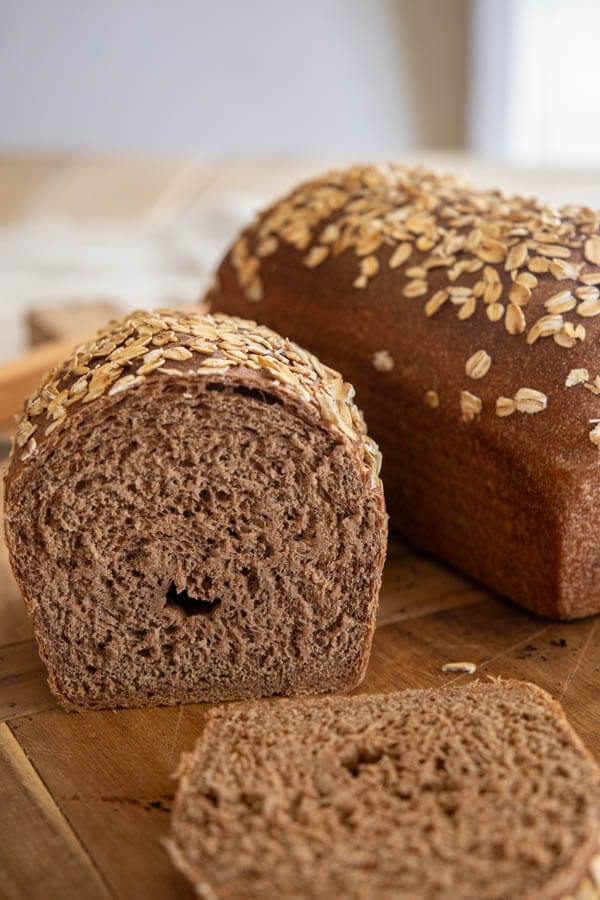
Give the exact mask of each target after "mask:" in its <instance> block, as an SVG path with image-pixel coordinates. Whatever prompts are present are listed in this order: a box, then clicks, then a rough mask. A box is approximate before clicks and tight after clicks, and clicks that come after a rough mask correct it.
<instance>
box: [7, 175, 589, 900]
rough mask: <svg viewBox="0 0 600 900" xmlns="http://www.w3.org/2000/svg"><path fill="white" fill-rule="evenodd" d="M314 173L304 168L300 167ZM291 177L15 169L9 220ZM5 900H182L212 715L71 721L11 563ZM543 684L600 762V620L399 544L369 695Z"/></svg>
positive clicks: (161, 712)
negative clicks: (171, 843)
mask: <svg viewBox="0 0 600 900" xmlns="http://www.w3.org/2000/svg"><path fill="white" fill-rule="evenodd" d="M297 168H302V167H297ZM295 173H296V170H295V169H294V171H293V172H292V170H291V168H290V167H289V166H287V167H286V166H285V165H283V164H282V165H281V166H269V167H266V168H265V166H258V165H257V166H245V167H242V166H237V167H236V166H231V167H229V168H228V167H210V166H207V165H203V164H195V163H191V164H189V163H188V164H176V163H167V162H165V163H150V162H148V163H134V162H123V161H115V162H110V161H94V160H87V161H86V160H84V161H82V160H78V159H63V158H61V159H54V160H52V159H46V160H19V159H14V160H4V162H1V161H0V211H1V215H2V217H3V218H4V220H5V221H7V220H14V219H16V218H19V217H23V216H28V215H35V214H38V213H39V212H40V211H51V212H52V211H54V212H55V211H62V212H67V213H70V214H73V215H91V214H94V213H99V214H102V215H105V216H108V215H114V216H129V217H136V216H137V217H140V216H144V215H147V214H149V211H151V210H152V209H154V210H156V209H157V207H158V206H159V205H160V204H163V205H164V204H166V203H170V204H174V203H185V202H186V198H188V197H189V196H190V194H192V193H194V192H195V193H196V196H200V195H201V194H202V191H203V190H205V189H211V190H213V191H214V190H218V189H220V187H219V186H220V185H228V186H231V185H239V186H243V185H244V184H245V183H247V182H248V181H249V180H251V181H252V184H253V186H255V185H256V183H257V182H259V183H260V184H261V185H270V186H272V187H273V188H274V189H275V190H279V189H281V188H282V187H283V186H284V184H285V183H286V182H287V181H288V180H289V179H290V178H293V177H294V175H295ZM0 553H1V555H0V719H1V720H2V723H1V724H0V897H2V898H4V897H7V898H28V900H36V898H44V900H75V898H77V900H82V898H86V900H87V898H109V897H113V898H114V897H119V898H136V900H137V898H140V900H142V898H143V900H152V898H163V900H164V898H171V897H175V896H177V891H178V881H177V879H176V878H175V876H174V875H173V873H172V871H171V867H170V865H169V861H168V859H167V856H166V854H165V851H164V849H163V846H162V843H161V841H162V839H163V837H164V836H165V834H166V832H167V828H168V822H169V815H168V813H169V809H170V807H171V802H172V797H173V790H174V781H173V778H172V773H173V771H174V769H175V766H176V763H177V760H178V758H179V755H180V753H181V752H182V751H183V750H186V749H189V748H190V747H191V746H192V745H193V743H194V741H195V739H196V737H197V736H198V735H199V734H200V731H201V729H202V725H203V722H204V720H205V716H206V711H207V708H206V707H203V706H183V707H176V708H161V709H147V710H133V711H129V710H124V711H118V712H93V713H84V714H74V713H71V714H67V713H64V712H62V711H61V710H60V709H58V708H57V707H56V704H55V702H54V700H53V698H52V696H51V695H50V693H49V691H48V688H47V685H46V680H45V675H44V671H43V669H42V666H41V663H40V661H39V659H38V656H37V652H36V648H35V644H34V641H33V640H32V635H31V630H30V627H29V623H28V621H27V620H26V617H25V614H24V612H23V608H22V605H21V600H20V598H19V596H18V592H17V589H16V587H15V584H14V582H13V580H12V577H11V574H10V570H9V567H8V563H7V560H6V554H5V550H4V548H0ZM453 660H468V661H472V662H475V663H477V666H478V675H479V676H480V677H486V676H488V675H493V676H496V675H501V676H503V677H511V678H522V679H528V680H531V681H534V682H536V683H537V684H539V685H540V686H541V687H543V688H546V689H547V690H549V691H551V692H552V694H554V696H555V697H557V698H559V699H560V700H561V701H562V702H563V704H564V706H565V708H566V710H567V713H568V716H569V718H570V720H571V722H572V723H573V725H574V726H575V728H576V729H577V730H578V732H579V733H580V735H581V736H582V738H583V739H584V740H585V741H586V743H587V744H588V745H589V746H590V747H591V749H592V750H593V752H594V753H595V754H596V755H597V756H598V757H599V758H600V692H599V691H598V684H599V683H600V674H599V672H600V630H599V629H598V619H588V620H584V621H581V622H575V623H570V624H561V623H557V622H550V621H545V620H542V619H539V618H536V617H535V616H533V615H530V614H528V613H526V612H523V611H522V610H520V609H518V608H517V607H514V606H512V605H511V604H510V603H508V602H507V601H504V600H502V599H499V598H497V597H494V596H492V595H490V594H489V593H487V592H486V591H484V590H482V589H480V588H478V587H477V586H475V585H473V584H471V583H470V582H468V581H467V580H466V579H464V578H463V577H462V576H460V575H459V574H457V573H455V572H453V571H450V570H449V569H447V568H445V567H443V566H441V565H438V564H437V563H436V562H434V561H432V560H430V559H427V558H425V557H424V556H422V555H420V554H419V553H417V552H416V551H414V550H412V549H409V548H407V547H405V546H403V545H401V544H399V543H398V542H392V543H391V545H390V553H389V559H388V563H387V566H386V571H385V580H384V587H383V591H382V599H381V610H380V616H379V627H378V629H377V632H376V636H375V642H374V649H373V656H372V659H371V663H370V666H369V670H368V673H367V677H366V679H365V682H364V683H363V685H362V686H361V688H360V689H359V690H360V691H361V692H364V691H369V692H373V691H388V690H392V689H396V688H403V687H423V686H430V685H441V684H448V683H450V682H452V681H460V680H462V681H464V680H466V679H467V678H469V677H471V676H465V675H458V676H456V675H454V676H453V675H444V674H443V673H442V672H441V666H442V665H443V664H444V663H445V662H448V661H453Z"/></svg>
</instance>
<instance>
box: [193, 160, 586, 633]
mask: <svg viewBox="0 0 600 900" xmlns="http://www.w3.org/2000/svg"><path fill="white" fill-rule="evenodd" d="M599 226H600V214H599V213H597V212H596V211H594V210H591V209H587V208H582V207H565V208H562V209H560V210H555V209H552V208H550V207H548V206H544V205H543V204H541V203H538V202H537V201H534V200H531V199H527V198H521V197H506V196H504V195H503V194H501V193H500V192H497V191H478V190H474V189H472V188H470V187H466V186H465V185H464V184H462V183H461V182H459V181H457V180H456V179H454V178H452V177H449V176H448V177H444V176H440V175H437V174H433V173H431V172H428V171H424V170H420V169H417V170H413V169H406V168H403V167H400V166H393V165H390V166H379V167H377V166H357V167H355V168H352V169H349V170H346V171H341V172H331V173H328V174H326V175H324V176H322V177H320V178H317V179H315V180H313V181H310V182H308V183H306V184H303V185H300V186H299V187H298V188H297V189H295V190H294V191H292V192H291V193H290V194H289V195H288V196H286V197H284V198H283V199H281V200H279V201H278V202H277V203H275V204H274V205H273V206H272V207H270V208H269V209H267V210H266V211H265V212H263V213H261V214H259V216H258V217H257V219H256V221H255V222H254V223H253V224H251V225H250V226H249V227H248V228H247V229H246V230H244V231H243V233H242V235H241V236H240V238H239V239H238V240H237V241H236V243H235V244H234V245H233V247H232V248H231V250H230V252H229V253H228V254H227V256H226V258H225V259H224V261H223V263H222V264H221V266H220V268H219V270H218V273H217V276H216V279H215V285H214V287H213V288H212V290H211V291H210V292H209V295H208V300H209V302H210V305H211V308H212V309H213V310H217V311H223V312H229V313H234V314H237V315H247V314H248V313H249V311H250V310H251V311H252V315H253V316H256V317H257V318H258V319H259V320H260V321H262V322H264V323H265V324H267V325H270V326H271V327H274V328H276V329H277V330H278V331H279V332H281V333H282V334H285V335H288V336H289V337H291V338H293V339H294V340H297V341H299V342H300V343H302V345H303V346H306V347H308V348H309V349H311V350H312V351H313V352H315V353H317V354H318V355H319V357H320V358H321V359H322V360H323V361H324V362H326V363H327V364H329V365H333V366H335V367H336V368H339V369H340V370H341V371H343V372H344V373H345V374H346V376H347V377H349V378H350V379H351V380H352V381H353V383H354V385H355V387H356V390H357V396H358V401H359V403H360V405H361V408H362V409H363V410H364V412H365V415H366V418H367V422H368V425H369V429H370V432H371V434H372V435H373V436H374V438H375V439H376V440H377V441H378V443H379V445H380V447H381V449H382V453H383V457H384V468H383V480H384V484H385V488H386V498H387V503H388V508H389V511H390V517H391V524H392V526H393V527H394V528H396V529H397V530H398V531H400V532H401V533H402V534H403V535H404V536H406V537H407V538H409V539H410V540H411V541H413V542H415V543H416V544H418V545H420V546H422V547H424V548H426V549H427V550H429V551H431V552H433V553H435V554H436V555H438V556H441V557H443V558H444V559H446V560H447V561H449V562H450V563H452V564H453V565H456V566H458V567H459V568H461V569H463V570H464V571H465V572H467V573H468V574H470V575H471V576H472V577H474V578H475V579H477V580H479V581H481V582H483V583H485V584H486V585H488V586H489V587H490V588H491V589H493V590H495V591H497V592H499V593H502V594H504V595H507V596H508V597H511V598H512V599H514V600H516V601H517V602H519V603H521V604H522V605H524V606H526V607H528V608H529V609H531V610H534V611H535V612H537V613H540V614H542V615H547V616H553V617H561V618H576V617H579V616H584V615H588V614H590V613H595V612H598V611H599V610H600V553H599V552H598V550H597V546H596V544H597V541H596V537H595V535H596V533H597V531H598V528H599V527H600V502H599V501H600V483H599V482H598V473H599V470H600V455H599V446H600V424H598V423H599V421H600V396H599V395H600V344H599V340H600V318H599V314H600V235H599Z"/></svg>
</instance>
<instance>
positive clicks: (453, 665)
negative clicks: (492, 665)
mask: <svg viewBox="0 0 600 900" xmlns="http://www.w3.org/2000/svg"><path fill="white" fill-rule="evenodd" d="M476 670H477V666H476V665H475V663H472V662H449V663H444V665H443V666H442V672H464V673H465V674H466V675H472V674H473V672H475V671H476Z"/></svg>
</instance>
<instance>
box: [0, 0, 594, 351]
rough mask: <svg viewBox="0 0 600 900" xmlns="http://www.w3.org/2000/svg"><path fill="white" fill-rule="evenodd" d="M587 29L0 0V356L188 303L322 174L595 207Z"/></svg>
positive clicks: (502, 13)
mask: <svg viewBox="0 0 600 900" xmlns="http://www.w3.org/2000/svg"><path fill="white" fill-rule="evenodd" d="M599 33H600V2H598V0H304V2H303V3H301V4H299V3H292V2H290V0H252V2H248V3H246V2H243V0H237V2H236V0H219V2H214V0H102V2H100V0H52V2H48V0H0V358H5V359H6V358H9V357H11V356H15V355H16V354H17V353H19V352H20V351H21V350H22V348H23V347H24V346H25V344H26V343H27V342H28V341H30V340H42V339H44V337H48V336H53V333H54V332H53V328H54V330H55V331H58V332H60V333H62V332H63V331H64V330H65V329H68V328H69V327H70V328H71V329H72V330H73V331H76V330H77V329H81V328H82V327H83V326H84V325H85V326H86V327H89V326H88V325H87V320H86V321H84V322H83V324H82V321H80V319H78V313H76V312H74V308H73V306H72V304H73V303H76V304H77V306H79V305H80V304H81V303H87V304H92V303H93V304H98V303H100V304H101V306H100V311H99V312H98V315H104V316H105V315H106V312H105V311H104V306H103V305H102V304H105V303H106V302H108V303H109V304H113V305H116V306H117V307H119V308H129V307H131V306H140V305H144V306H151V305H156V304H160V303H162V304H163V305H164V304H165V303H185V302H192V301H193V300H194V299H196V298H197V297H198V296H199V294H200V293H201V291H202V289H203V286H204V285H205V284H206V281H207V278H208V277H209V273H210V270H211V268H212V266H213V265H214V264H215V263H216V262H217V261H218V258H219V256H220V254H221V253H222V252H223V250H224V248H225V246H226V245H227V243H228V242H229V240H230V239H231V236H232V234H233V233H234V232H235V230H236V229H237V228H238V227H239V225H240V224H241V223H242V222H243V221H244V220H245V219H246V218H247V217H248V216H250V215H251V214H252V212H253V211H254V210H256V209H257V208H258V207H260V206H261V205H262V204H264V203H265V202H266V201H267V200H268V199H269V198H270V197H271V196H272V195H273V193H278V192H280V191H282V190H284V189H285V187H286V186H287V185H289V184H291V183H293V182H294V180H296V179H297V178H299V177H303V176H305V175H307V174H309V173H311V172H315V171H318V170H319V168H322V167H324V166H331V165H335V164H338V163H340V164H343V163H346V162H350V161H353V160H377V159H395V160H399V161H407V162H414V161H423V162H425V163H427V164H431V165H434V166H437V167H441V168H446V169H454V170H458V171H460V172H464V173H467V174H468V175H470V176H471V178H472V179H473V180H475V181H479V182H480V183H482V184H486V183H487V184H490V183H495V184H500V185H501V186H503V187H506V188H507V189H511V190H512V189H515V190H521V191H525V192H526V193H541V194H544V195H545V196H546V197H547V199H549V200H551V201H554V202H562V201H575V202H583V203H590V204H597V205H600V164H599V163H598V160H599V159H600V117H599V116H598V112H597V111H598V109H599V108H600V55H599V54H598V52H597V50H596V43H597V35H598V34H599ZM64 304H67V309H66V311H65V310H63V309H60V308H59V307H62V306H63V305H64ZM31 310H33V317H34V318H33V322H31V321H29V320H28V319H27V315H28V313H29V312H30V311H31ZM88 311H89V314H90V316H91V318H93V314H94V313H93V310H92V309H91V307H90V308H89V310H88ZM36 317H37V318H36ZM90 321H91V319H90ZM53 323H55V324H54V325H53Z"/></svg>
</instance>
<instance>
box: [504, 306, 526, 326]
mask: <svg viewBox="0 0 600 900" xmlns="http://www.w3.org/2000/svg"><path fill="white" fill-rule="evenodd" d="M504 327H505V328H506V330H507V331H508V333H509V334H523V332H524V331H525V329H526V327H527V322H526V321H525V314H524V312H523V310H522V309H521V307H520V306H516V305H515V304H514V303H509V304H508V306H507V307H506V315H505V316H504Z"/></svg>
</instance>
